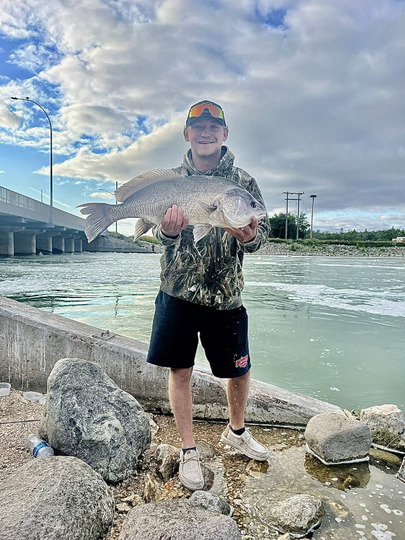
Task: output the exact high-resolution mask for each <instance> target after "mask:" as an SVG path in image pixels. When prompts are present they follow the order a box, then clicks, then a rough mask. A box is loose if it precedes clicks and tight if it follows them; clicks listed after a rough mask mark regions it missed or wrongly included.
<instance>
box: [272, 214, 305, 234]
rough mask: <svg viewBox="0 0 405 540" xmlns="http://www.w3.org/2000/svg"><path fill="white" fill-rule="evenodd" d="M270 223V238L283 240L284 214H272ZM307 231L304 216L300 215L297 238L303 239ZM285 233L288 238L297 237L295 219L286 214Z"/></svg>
mask: <svg viewBox="0 0 405 540" xmlns="http://www.w3.org/2000/svg"><path fill="white" fill-rule="evenodd" d="M269 222H270V235H269V236H270V238H285V213H284V214H283V213H280V214H274V216H273V217H271V218H269ZM308 230H309V223H308V220H307V216H306V214H300V227H299V235H298V236H299V238H305V236H306V235H307V233H308ZM287 233H288V238H292V239H295V238H296V237H297V218H296V216H293V215H291V214H290V213H288V216H287Z"/></svg>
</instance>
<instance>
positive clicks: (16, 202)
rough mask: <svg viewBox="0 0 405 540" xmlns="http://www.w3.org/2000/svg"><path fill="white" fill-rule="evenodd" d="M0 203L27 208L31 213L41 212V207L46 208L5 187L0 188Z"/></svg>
mask: <svg viewBox="0 0 405 540" xmlns="http://www.w3.org/2000/svg"><path fill="white" fill-rule="evenodd" d="M0 201H1V202H5V203H7V204H12V205H13V206H18V207H19V208H28V209H29V210H33V211H35V210H38V211H42V210H43V207H44V206H45V207H46V206H47V205H46V204H44V203H41V202H39V201H36V200H35V199H31V198H30V197H26V196H25V195H21V193H17V192H16V191H12V190H11V189H7V188H5V187H0Z"/></svg>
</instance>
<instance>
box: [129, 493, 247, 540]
mask: <svg viewBox="0 0 405 540" xmlns="http://www.w3.org/2000/svg"><path fill="white" fill-rule="evenodd" d="M157 538H160V539H161V540H169V539H170V540H195V539H196V538H198V540H240V539H241V535H240V532H239V529H238V527H237V525H236V523H235V522H234V521H233V520H232V519H231V518H230V517H227V516H224V515H222V514H218V513H216V512H210V511H208V510H204V509H203V508H199V507H197V506H193V505H192V504H190V503H189V502H188V501H184V500H178V501H174V500H165V501H160V502H157V503H153V504H144V505H143V506H138V507H136V508H133V509H132V510H131V511H130V512H129V513H128V515H127V518H126V520H125V521H124V523H123V526H122V530H121V534H120V536H119V540H156V539H157Z"/></svg>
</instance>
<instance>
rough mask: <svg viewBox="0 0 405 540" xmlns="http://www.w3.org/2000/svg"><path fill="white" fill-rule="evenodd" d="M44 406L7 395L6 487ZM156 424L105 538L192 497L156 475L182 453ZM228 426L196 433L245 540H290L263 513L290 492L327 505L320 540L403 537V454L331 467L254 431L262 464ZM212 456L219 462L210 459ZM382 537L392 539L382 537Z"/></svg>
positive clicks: (297, 446) (292, 433)
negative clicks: (142, 515)
mask: <svg viewBox="0 0 405 540" xmlns="http://www.w3.org/2000/svg"><path fill="white" fill-rule="evenodd" d="M42 408H43V406H42V405H40V404H38V403H30V402H28V401H27V400H26V399H24V397H23V395H22V392H20V391H16V390H12V391H11V392H10V394H8V395H7V396H2V397H0V417H1V419H2V420H1V421H2V423H3V425H2V426H1V427H2V437H0V453H1V456H2V460H1V467H0V482H2V481H3V480H4V479H5V478H7V477H8V476H9V475H11V474H12V473H13V472H14V471H15V470H16V469H17V468H19V467H20V466H22V465H23V464H25V463H27V462H28V461H30V460H32V459H33V458H32V457H31V455H30V453H29V451H28V449H27V447H26V443H25V441H26V438H27V436H28V434H29V433H31V432H33V433H35V432H37V429H38V425H39V422H38V420H39V419H40V418H41V415H42ZM149 419H150V423H151V428H152V444H151V447H150V449H149V450H148V451H147V452H146V453H145V455H144V457H143V460H142V462H141V465H140V468H139V470H138V471H137V473H136V474H135V475H132V476H131V477H130V478H128V479H127V480H125V481H123V482H121V483H119V484H115V485H114V484H110V488H111V490H112V493H113V496H114V499H115V504H116V509H115V514H114V521H113V525H112V528H111V530H110V531H109V532H108V533H107V535H106V536H105V537H104V540H117V539H118V538H119V535H120V531H121V528H122V524H123V522H124V520H125V519H126V516H127V514H128V512H129V511H130V510H131V508H133V507H134V506H140V505H143V504H145V503H147V502H152V501H154V500H164V499H174V500H176V499H177V500H180V499H188V498H189V497H190V496H191V492H190V491H189V490H187V489H186V488H184V487H183V486H182V485H181V484H180V482H179V479H178V474H177V473H176V474H175V475H174V476H173V477H172V478H171V479H170V480H169V481H167V482H164V481H163V480H162V479H161V478H160V477H159V474H158V472H157V465H156V459H155V456H156V448H157V446H158V445H159V444H170V445H172V446H175V447H177V448H179V447H180V440H179V437H178V433H177V430H176V427H175V423H174V420H173V418H172V417H171V416H165V415H157V414H154V415H149ZM30 420H33V421H32V422H30ZM223 428H224V424H221V423H214V422H209V421H202V422H198V423H195V435H196V440H197V444H199V445H203V447H204V448H205V455H206V456H207V457H206V458H205V459H204V464H205V466H206V467H208V468H209V469H211V470H212V471H213V472H214V474H215V478H214V483H213V485H212V487H211V488H210V491H211V493H216V494H218V495H219V496H220V497H222V498H224V499H225V500H226V501H227V502H228V503H229V504H230V505H231V506H232V507H233V509H234V511H233V514H232V517H233V519H234V520H235V521H236V523H237V525H238V527H239V529H240V531H241V534H242V539H243V540H262V539H267V540H277V539H281V538H285V536H281V535H280V533H278V532H276V531H275V530H274V529H273V528H272V527H271V526H270V525H269V524H268V523H266V521H265V520H263V516H262V514H261V509H262V508H263V505H264V506H265V505H266V504H267V503H268V501H270V500H272V501H277V500H280V499H282V498H283V497H284V496H285V495H286V494H288V493H309V494H311V495H314V496H315V497H318V498H320V499H321V500H322V502H323V505H324V508H325V512H326V513H325V517H324V519H323V521H322V525H321V528H320V529H319V530H317V531H315V533H314V535H313V538H314V539H319V540H321V539H322V538H328V539H329V540H352V539H353V538H354V536H357V533H358V532H364V537H365V538H373V537H374V536H376V537H378V538H381V539H387V540H388V539H389V538H391V536H395V535H397V536H398V538H399V537H400V530H401V527H402V516H403V513H402V511H400V510H399V508H400V507H401V504H402V502H403V493H404V490H403V484H402V483H401V482H400V480H398V479H397V478H395V473H396V472H397V471H398V469H399V466H400V463H401V459H399V458H398V456H396V455H394V454H388V453H387V452H382V451H379V450H375V449H372V450H371V460H370V462H368V463H367V462H364V463H360V464H354V465H347V466H335V467H327V466H325V465H322V464H321V463H320V462H318V460H316V459H315V458H314V457H313V456H310V455H309V454H307V453H306V451H305V439H304V435H303V432H302V431H298V430H291V429H285V428H265V427H259V426H252V427H251V430H252V432H253V434H254V436H255V437H257V438H258V439H259V440H261V441H262V442H263V443H264V444H266V446H268V448H269V450H270V459H269V461H268V462H265V463H264V464H263V463H259V462H255V461H253V460H249V459H248V458H246V457H245V456H242V455H240V454H237V453H236V452H234V451H232V450H230V449H227V448H225V447H224V446H223V445H222V444H220V443H219V439H220V434H221V432H222V430H223ZM210 453H211V455H213V457H209V456H210ZM41 459H46V458H41ZM266 501H267V502H266ZM367 516H372V519H370V520H368V518H367ZM377 525H378V527H377ZM379 532H381V533H382V532H385V533H386V535H384V536H383V535H381V534H380V535H379V536H378V534H377V533H379ZM362 536H363V535H362Z"/></svg>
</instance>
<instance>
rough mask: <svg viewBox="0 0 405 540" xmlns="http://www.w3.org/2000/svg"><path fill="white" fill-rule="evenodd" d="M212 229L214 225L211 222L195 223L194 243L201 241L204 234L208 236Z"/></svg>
mask: <svg viewBox="0 0 405 540" xmlns="http://www.w3.org/2000/svg"><path fill="white" fill-rule="evenodd" d="M211 229H212V225H210V224H209V223H200V224H199V225H195V226H194V230H193V236H194V243H197V242H199V241H200V240H201V239H202V238H204V236H207V234H208V233H209V232H210V230H211Z"/></svg>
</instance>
